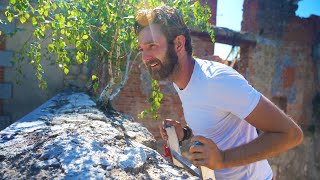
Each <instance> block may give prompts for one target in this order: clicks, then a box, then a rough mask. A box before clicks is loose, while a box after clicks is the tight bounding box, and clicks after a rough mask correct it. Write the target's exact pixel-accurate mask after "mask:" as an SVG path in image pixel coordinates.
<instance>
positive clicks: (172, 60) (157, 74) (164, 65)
mask: <svg viewBox="0 0 320 180" xmlns="http://www.w3.org/2000/svg"><path fill="white" fill-rule="evenodd" d="M152 64H158V65H157V66H159V67H156V68H155V69H152V67H151V65H152ZM177 64H178V56H177V53H176V52H175V51H174V46H173V45H169V46H168V50H167V53H166V56H165V57H164V59H163V62H161V61H160V60H159V59H157V58H154V59H151V60H150V61H148V63H147V64H146V65H147V68H148V70H149V73H150V75H151V77H152V79H155V80H164V79H167V78H168V77H169V76H170V75H172V73H173V71H174V69H175V67H176V65H177Z"/></svg>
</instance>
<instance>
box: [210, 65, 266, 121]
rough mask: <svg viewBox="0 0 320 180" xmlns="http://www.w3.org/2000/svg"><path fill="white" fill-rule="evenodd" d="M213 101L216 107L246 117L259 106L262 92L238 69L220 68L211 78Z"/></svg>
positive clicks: (242, 117)
mask: <svg viewBox="0 0 320 180" xmlns="http://www.w3.org/2000/svg"><path fill="white" fill-rule="evenodd" d="M208 90H209V91H212V92H210V93H209V94H210V95H211V100H212V103H213V105H214V106H215V107H217V108H219V109H221V110H224V111H227V112H231V113H232V114H234V115H236V116H238V117H239V118H241V119H245V118H246V117H247V116H248V115H249V114H250V113H251V112H252V111H253V109H254V108H255V107H256V106H257V104H258V102H259V100H260V96H261V94H260V93H259V92H258V91H257V90H256V89H254V88H253V87H252V86H251V85H250V84H249V83H248V81H247V80H246V79H245V78H244V77H243V76H242V75H241V74H239V73H238V72H237V71H235V70H233V69H231V68H230V69H229V68H227V69H226V70H224V69H223V70H219V71H217V72H216V73H215V75H214V76H213V77H211V79H210V80H209V88H208Z"/></svg>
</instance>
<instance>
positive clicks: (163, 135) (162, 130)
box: [159, 125, 168, 140]
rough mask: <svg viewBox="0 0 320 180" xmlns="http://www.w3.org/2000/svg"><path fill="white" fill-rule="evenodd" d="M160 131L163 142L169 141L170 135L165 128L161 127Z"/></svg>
mask: <svg viewBox="0 0 320 180" xmlns="http://www.w3.org/2000/svg"><path fill="white" fill-rule="evenodd" d="M159 129H160V135H161V137H162V139H163V140H168V135H167V132H166V130H165V129H164V128H163V126H161V125H160V126H159Z"/></svg>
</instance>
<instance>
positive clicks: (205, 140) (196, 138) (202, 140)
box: [191, 136, 210, 145]
mask: <svg viewBox="0 0 320 180" xmlns="http://www.w3.org/2000/svg"><path fill="white" fill-rule="evenodd" d="M209 141H210V139H208V138H205V137H203V136H194V137H192V138H191V142H192V143H193V142H200V143H201V144H203V145H206V144H208V143H209Z"/></svg>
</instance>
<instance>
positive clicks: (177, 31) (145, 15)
mask: <svg viewBox="0 0 320 180" xmlns="http://www.w3.org/2000/svg"><path fill="white" fill-rule="evenodd" d="M135 19H136V21H135V25H134V28H135V33H136V34H137V35H138V34H139V33H140V31H141V30H142V29H143V28H145V27H147V26H149V25H150V24H152V23H153V24H158V25H160V28H161V31H162V33H163V34H164V36H165V37H166V38H167V42H168V43H170V44H173V41H174V39H175V38H176V37H177V36H179V35H184V37H185V38H186V42H185V48H186V51H187V53H188V55H192V46H191V37H190V33H189V29H188V27H187V26H186V24H185V23H184V21H183V18H182V16H181V14H180V13H178V11H177V10H176V9H175V8H171V7H168V6H160V7H156V8H153V9H142V10H139V11H138V12H137V14H136V18H135Z"/></svg>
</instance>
